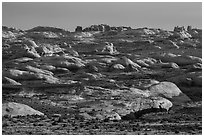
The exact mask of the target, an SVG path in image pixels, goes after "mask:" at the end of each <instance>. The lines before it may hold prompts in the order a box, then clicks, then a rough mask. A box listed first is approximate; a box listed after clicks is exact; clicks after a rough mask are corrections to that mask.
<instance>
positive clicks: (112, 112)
mask: <svg viewBox="0 0 204 137" xmlns="http://www.w3.org/2000/svg"><path fill="white" fill-rule="evenodd" d="M145 92H146V91H143V90H139V89H131V90H119V89H116V90H111V89H107V88H101V87H86V88H85V90H84V92H83V94H81V97H82V98H83V100H84V101H83V103H79V104H78V105H77V106H78V107H79V110H80V111H79V112H80V115H81V116H83V117H84V118H85V119H86V118H87V119H95V118H98V119H109V120H120V119H135V118H138V117H140V116H142V115H144V114H147V113H152V112H159V111H168V110H169V109H170V108H171V107H172V106H173V104H172V103H171V101H169V100H168V99H165V98H163V97H159V96H149V95H147V94H148V93H147V94H146V93H145ZM90 102H91V103H90Z"/></svg>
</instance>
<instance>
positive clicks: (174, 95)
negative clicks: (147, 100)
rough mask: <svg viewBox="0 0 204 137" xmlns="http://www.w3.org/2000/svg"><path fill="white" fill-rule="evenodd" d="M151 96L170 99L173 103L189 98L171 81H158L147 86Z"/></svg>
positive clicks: (188, 99)
mask: <svg viewBox="0 0 204 137" xmlns="http://www.w3.org/2000/svg"><path fill="white" fill-rule="evenodd" d="M148 90H149V91H150V95H151V96H161V97H164V98H167V99H169V100H171V101H172V102H173V103H186V102H188V101H190V98H189V97H188V96H186V95H185V94H183V93H182V92H181V90H180V89H179V88H178V87H177V86H176V85H175V84H174V83H171V82H160V83H159V84H155V85H152V86H150V87H149V88H148Z"/></svg>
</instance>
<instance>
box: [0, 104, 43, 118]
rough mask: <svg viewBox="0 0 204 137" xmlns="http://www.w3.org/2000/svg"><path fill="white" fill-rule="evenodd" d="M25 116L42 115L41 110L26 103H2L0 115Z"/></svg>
mask: <svg viewBox="0 0 204 137" xmlns="http://www.w3.org/2000/svg"><path fill="white" fill-rule="evenodd" d="M6 115H7V116H11V117H15V116H27V115H44V114H43V113H42V112H40V111H37V110H35V109H33V108H31V107H29V106H27V105H24V104H20V103H15V102H8V103H3V104H2V116H6Z"/></svg>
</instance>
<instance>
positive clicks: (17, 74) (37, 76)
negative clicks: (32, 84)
mask: <svg viewBox="0 0 204 137" xmlns="http://www.w3.org/2000/svg"><path fill="white" fill-rule="evenodd" d="M2 74H3V77H8V78H11V79H13V80H19V81H27V80H44V81H45V82H47V83H59V79H58V78H55V77H53V76H52V75H47V74H43V73H34V72H29V71H22V70H18V69H9V70H3V73H2Z"/></svg>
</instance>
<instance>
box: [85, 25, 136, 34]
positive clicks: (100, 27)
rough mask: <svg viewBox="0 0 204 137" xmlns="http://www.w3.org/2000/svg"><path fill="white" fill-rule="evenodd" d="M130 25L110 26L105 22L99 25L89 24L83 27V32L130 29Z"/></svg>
mask: <svg viewBox="0 0 204 137" xmlns="http://www.w3.org/2000/svg"><path fill="white" fill-rule="evenodd" d="M131 29H132V28H131V27H124V26H120V27H111V26H109V25H107V24H100V25H91V26H90V27H87V28H85V29H83V32H89V31H102V32H107V31H124V30H131Z"/></svg>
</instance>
